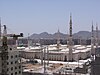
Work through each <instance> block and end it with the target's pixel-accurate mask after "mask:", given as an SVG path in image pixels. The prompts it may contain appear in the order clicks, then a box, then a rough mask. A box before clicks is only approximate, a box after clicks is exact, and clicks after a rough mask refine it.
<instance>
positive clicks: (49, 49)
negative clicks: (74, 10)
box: [17, 15, 98, 64]
mask: <svg viewBox="0 0 100 75" xmlns="http://www.w3.org/2000/svg"><path fill="white" fill-rule="evenodd" d="M69 26H70V27H69V38H68V44H67V45H61V44H60V37H59V34H58V39H57V44H54V45H44V46H35V47H27V48H21V47H17V49H18V50H19V51H20V55H21V56H22V57H23V58H26V59H41V64H43V59H46V60H48V61H50V60H51V61H70V62H72V61H79V60H83V59H87V58H90V57H91V55H92V56H93V55H95V49H96V48H97V47H98V26H96V36H94V28H93V23H92V31H91V45H74V44H73V34H72V16H71V15H70V22H69ZM58 33H59V30H58ZM94 41H95V42H94Z"/></svg>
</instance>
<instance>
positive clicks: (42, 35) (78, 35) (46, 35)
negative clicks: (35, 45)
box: [30, 31, 100, 39]
mask: <svg viewBox="0 0 100 75" xmlns="http://www.w3.org/2000/svg"><path fill="white" fill-rule="evenodd" d="M94 34H96V31H94ZM98 35H99V37H100V31H98ZM58 36H59V38H60V39H66V38H68V34H63V33H60V32H59V35H58V33H54V34H49V33H47V32H42V33H40V34H32V35H31V36H30V39H57V37H58ZM73 38H75V39H77V38H81V39H89V38H91V32H89V31H79V32H77V33H74V34H73Z"/></svg>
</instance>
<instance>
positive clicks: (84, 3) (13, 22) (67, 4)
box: [0, 0, 100, 36]
mask: <svg viewBox="0 0 100 75" xmlns="http://www.w3.org/2000/svg"><path fill="white" fill-rule="evenodd" d="M99 3H100V0H0V17H1V20H2V25H4V24H6V25H7V27H8V28H9V29H10V30H11V32H14V33H18V32H23V33H24V35H25V36H27V35H28V33H30V34H33V33H41V32H48V33H55V32H57V30H58V28H59V29H60V32H62V33H66V34H67V33H68V31H69V30H68V27H69V19H70V13H72V21H73V33H76V32H78V31H83V30H84V31H91V25H92V21H93V22H94V26H96V22H97V23H98V26H99V24H100V21H99V20H100V14H99V13H100V10H99V7H100V4H99Z"/></svg>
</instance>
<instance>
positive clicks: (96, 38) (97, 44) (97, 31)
mask: <svg viewBox="0 0 100 75" xmlns="http://www.w3.org/2000/svg"><path fill="white" fill-rule="evenodd" d="M96 48H98V25H97V23H96Z"/></svg>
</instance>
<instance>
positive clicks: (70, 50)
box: [68, 14, 73, 61]
mask: <svg viewBox="0 0 100 75" xmlns="http://www.w3.org/2000/svg"><path fill="white" fill-rule="evenodd" d="M69 24H70V28H69V31H70V32H69V57H68V60H69V61H73V55H72V45H73V41H72V16H71V14H70V23H69Z"/></svg>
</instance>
